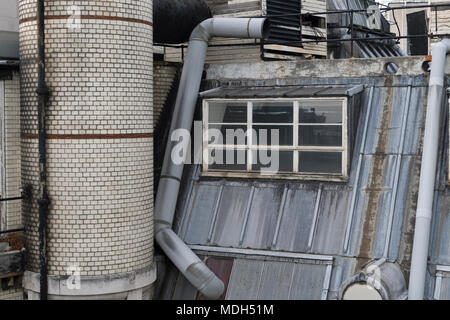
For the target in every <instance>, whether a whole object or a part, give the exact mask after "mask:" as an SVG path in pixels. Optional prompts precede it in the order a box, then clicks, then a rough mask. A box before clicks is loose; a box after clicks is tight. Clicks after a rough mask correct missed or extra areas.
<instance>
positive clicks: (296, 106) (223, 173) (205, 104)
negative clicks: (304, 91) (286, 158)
mask: <svg viewBox="0 0 450 320" xmlns="http://www.w3.org/2000/svg"><path fill="white" fill-rule="evenodd" d="M302 101H318V102H320V101H337V102H341V108H342V123H341V124H334V123H324V124H321V123H319V124H318V125H329V126H333V125H341V126H342V145H341V146H340V147H334V146H331V147H330V146H300V145H299V128H300V126H301V125H317V124H313V123H311V124H302V123H300V121H299V110H300V104H301V102H302ZM214 102H215V103H238V104H239V103H246V104H247V123H246V125H247V144H246V145H238V146H232V147H231V146H230V145H227V144H226V142H225V141H224V144H220V145H219V144H217V145H216V144H209V143H208V131H207V130H206V129H207V128H208V126H209V125H219V124H228V123H216V122H211V123H209V105H210V103H214ZM258 102H264V103H271V102H274V103H277V102H291V103H292V107H293V114H294V116H293V117H294V118H293V122H292V124H289V123H264V125H292V126H293V144H292V146H280V145H279V146H278V150H279V151H292V152H293V171H291V172H278V173H264V174H262V173H261V172H255V171H254V170H252V166H253V164H254V163H253V152H252V151H257V150H260V149H269V150H270V148H271V146H258V145H253V143H252V142H253V141H252V134H251V132H252V127H253V126H254V123H253V104H254V103H258ZM348 104H349V101H348V97H347V96H337V97H301V98H242V99H239V98H235V99H234V98H209V99H208V98H205V99H203V101H202V111H203V116H202V130H203V140H202V147H203V149H202V171H201V174H202V176H209V177H236V178H262V179H268V178H269V179H287V180H319V181H320V180H323V181H338V182H341V181H347V180H348V167H349V165H348V164H349V162H348V160H349V136H348V134H349V130H348V123H349V113H348ZM230 125H242V126H243V125H244V124H243V123H230ZM212 148H217V149H222V150H224V151H225V150H242V149H244V150H246V152H247V170H246V171H233V170H218V169H211V168H209V165H208V160H209V150H210V149H212ZM302 151H310V152H311V151H315V152H341V153H342V163H341V170H342V171H341V173H320V172H317V173H311V172H300V171H299V169H300V166H299V164H300V160H299V154H300V152H302Z"/></svg>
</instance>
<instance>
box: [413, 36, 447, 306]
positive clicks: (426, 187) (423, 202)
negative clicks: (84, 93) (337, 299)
mask: <svg viewBox="0 0 450 320" xmlns="http://www.w3.org/2000/svg"><path fill="white" fill-rule="evenodd" d="M449 52H450V39H444V40H442V41H441V42H439V43H437V44H436V45H434V46H433V49H432V52H431V54H432V57H433V58H432V65H431V75H430V84H429V89H428V105H427V117H426V122H425V134H424V140H423V151H422V168H421V172H420V182H419V183H420V184H419V199H418V202H417V213H416V226H415V231H414V245H413V251H412V257H411V273H410V277H409V290H408V299H409V300H422V299H423V296H424V292H425V279H426V272H427V262H428V246H429V242H430V229H431V217H432V213H433V198H434V188H435V182H436V167H437V160H438V159H437V158H438V153H439V149H438V147H439V145H438V142H439V133H440V124H441V113H442V98H443V93H444V75H445V64H446V56H447V53H449Z"/></svg>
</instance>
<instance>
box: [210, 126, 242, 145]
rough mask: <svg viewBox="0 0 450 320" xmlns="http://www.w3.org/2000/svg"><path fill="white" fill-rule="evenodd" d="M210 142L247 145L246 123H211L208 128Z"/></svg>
mask: <svg viewBox="0 0 450 320" xmlns="http://www.w3.org/2000/svg"><path fill="white" fill-rule="evenodd" d="M208 143H209V144H227V145H246V144H247V126H246V125H225V124H218V125H210V126H209V130H208Z"/></svg>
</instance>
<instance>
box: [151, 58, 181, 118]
mask: <svg viewBox="0 0 450 320" xmlns="http://www.w3.org/2000/svg"><path fill="white" fill-rule="evenodd" d="M181 67H182V64H179V63H171V62H163V61H155V64H154V70H153V74H154V77H153V106H154V107H153V125H154V126H156V124H157V123H158V121H159V116H160V114H161V111H162V109H163V107H164V103H165V102H166V100H167V95H168V94H169V91H170V89H171V88H172V85H173V83H174V80H175V77H176V75H177V72H178V71H179V70H180V69H181Z"/></svg>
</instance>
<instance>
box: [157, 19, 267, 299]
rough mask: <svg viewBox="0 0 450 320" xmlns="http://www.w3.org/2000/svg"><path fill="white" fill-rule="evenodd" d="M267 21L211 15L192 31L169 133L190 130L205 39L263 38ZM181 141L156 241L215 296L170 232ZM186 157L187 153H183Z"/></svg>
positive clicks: (163, 190) (166, 175) (213, 285)
mask: <svg viewBox="0 0 450 320" xmlns="http://www.w3.org/2000/svg"><path fill="white" fill-rule="evenodd" d="M267 36H268V20H266V19H263V18H212V19H208V20H205V21H203V22H202V23H200V24H199V25H198V26H197V27H196V28H195V29H194V31H193V32H192V34H191V38H190V41H189V47H188V53H187V57H186V61H185V62H184V67H183V72H182V75H181V80H180V86H179V89H178V95H177V100H176V103H175V109H174V113H173V119H172V125H171V128H170V135H169V137H171V136H172V133H173V132H174V131H175V130H178V129H184V130H187V132H190V131H191V127H192V121H193V118H194V111H195V107H196V104H197V97H198V93H199V89H200V82H201V79H202V74H203V66H204V63H205V57H206V51H207V49H208V42H209V41H210V40H211V39H212V38H213V37H226V38H254V39H265V38H267ZM179 143H180V141H171V139H169V141H168V142H167V146H166V153H165V157H164V164H163V168H162V171H161V179H160V182H159V186H158V193H157V195H156V202H155V237H156V241H157V242H158V244H159V245H160V247H161V248H162V250H163V251H164V252H165V254H166V255H167V256H168V257H169V259H170V260H171V261H172V262H173V264H174V265H175V266H176V267H177V268H178V269H179V270H180V272H181V273H182V274H183V275H184V276H185V277H186V279H187V280H189V282H190V283H191V284H192V285H193V286H194V287H196V288H197V289H198V290H199V291H200V292H201V293H202V294H203V295H204V296H205V297H206V298H208V299H218V298H220V296H222V294H223V291H224V285H223V283H222V281H220V279H219V278H217V277H216V275H215V274H214V273H213V272H212V271H211V270H209V269H208V267H207V266H206V265H205V264H204V263H203V262H202V261H201V260H200V259H199V258H198V257H197V256H196V255H195V254H194V253H193V252H192V251H191V249H189V247H188V246H187V245H186V244H185V243H184V242H183V241H182V240H181V239H180V238H179V237H178V236H177V235H176V234H175V232H173V231H172V223H173V218H174V214H175V207H176V203H177V199H178V192H179V189H180V181H181V177H182V174H183V168H184V163H185V161H182V163H181V164H179V163H175V162H174V161H173V160H172V157H171V155H172V150H173V148H174V147H175V146H176V145H177V144H179ZM183 156H184V157H186V155H183Z"/></svg>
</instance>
